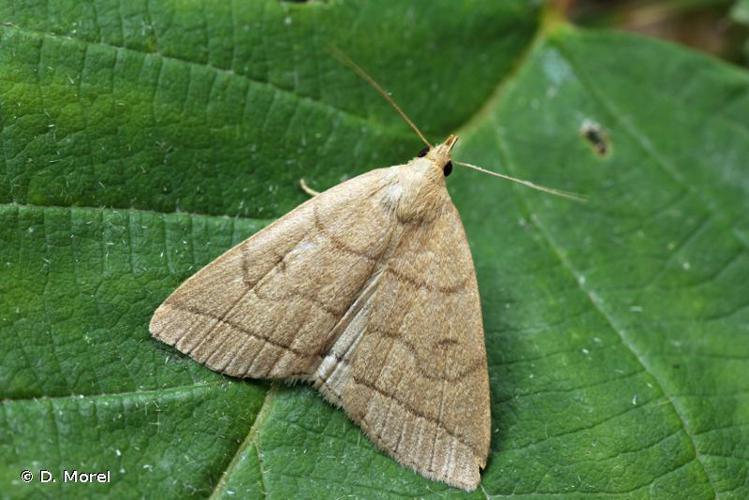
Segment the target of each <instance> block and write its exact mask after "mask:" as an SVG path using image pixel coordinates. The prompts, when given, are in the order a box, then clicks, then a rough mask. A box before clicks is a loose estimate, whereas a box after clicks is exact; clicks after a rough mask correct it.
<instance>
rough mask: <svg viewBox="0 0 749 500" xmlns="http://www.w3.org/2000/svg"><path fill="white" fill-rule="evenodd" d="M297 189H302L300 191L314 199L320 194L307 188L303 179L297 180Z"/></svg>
mask: <svg viewBox="0 0 749 500" xmlns="http://www.w3.org/2000/svg"><path fill="white" fill-rule="evenodd" d="M299 187H300V188H302V191H304V192H305V193H307V194H308V195H310V196H311V197H314V196H317V195H318V194H320V192H319V191H315V190H314V189H312V188H311V187H309V186H308V185H307V183H306V182H305V181H304V179H303V178H302V179H299Z"/></svg>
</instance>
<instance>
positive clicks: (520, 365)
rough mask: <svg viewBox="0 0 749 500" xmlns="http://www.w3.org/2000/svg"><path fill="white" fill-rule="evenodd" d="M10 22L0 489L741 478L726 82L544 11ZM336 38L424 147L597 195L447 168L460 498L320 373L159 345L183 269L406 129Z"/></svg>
mask: <svg viewBox="0 0 749 500" xmlns="http://www.w3.org/2000/svg"><path fill="white" fill-rule="evenodd" d="M0 19H2V20H3V24H2V25H0V127H1V128H0V131H1V134H2V135H1V137H0V141H1V142H0V147H1V148H2V152H3V155H2V158H3V163H4V167H5V168H0V221H2V223H1V224H0V241H1V242H2V243H3V244H2V246H0V296H1V297H2V301H1V302H0V332H1V333H0V391H2V392H0V395H1V397H2V398H3V399H2V403H0V405H2V410H3V411H2V412H0V495H1V496H5V497H13V498H15V497H38V496H55V497H58V496H65V497H79V496H103V495H105V494H109V495H114V496H120V497H135V496H138V497H139V496H149V497H150V496H154V497H155V496H162V497H183V496H197V497H200V496H208V495H210V494H213V495H214V496H215V497H226V498H229V497H236V498H246V497H250V498H252V497H261V496H263V495H265V496H269V497H273V498H288V497H310V498H320V497H324V498H327V497H334V498H335V497H340V496H344V495H352V496H355V497H389V496H392V497H395V496H420V497H421V496H473V497H478V498H481V497H485V496H493V495H516V496H519V497H523V496H533V497H537V496H541V497H547V496H560V495H564V496H573V497H574V496H579V497H604V496H605V497H612V496H613V497H621V498H633V497H634V498H639V497H649V496H656V497H665V498H669V497H678V498H684V497H688V498H714V497H716V496H720V497H726V498H731V497H735V498H743V497H746V496H748V495H749V475H748V473H747V471H749V454H747V451H746V450H748V449H749V434H747V432H746V429H747V428H748V426H749V404H748V403H749V378H747V377H746V373H748V369H749V366H748V365H749V361H748V360H749V305H748V304H747V297H749V284H748V283H749V254H748V253H747V249H748V247H749V183H748V182H747V179H749V176H748V175H747V165H746V162H745V159H746V158H747V157H749V140H748V139H749V119H748V118H747V117H749V75H747V73H746V72H744V71H741V70H738V69H735V68H732V67H730V66H727V65H725V64H723V63H720V62H718V61H715V60H713V59H710V58H707V57H705V56H701V55H696V54H694V53H692V52H688V51H685V50H683V49H680V48H677V47H674V46H672V45H667V44H663V43H660V42H654V41H651V40H644V39H640V38H636V37H632V36H625V35H620V34H611V33H603V32H600V33H599V32H595V33H594V32H584V31H576V30H574V29H572V28H570V27H567V26H564V25H560V24H558V23H554V22H548V20H547V22H543V23H541V28H540V29H539V23H540V19H541V14H540V13H539V11H538V10H537V8H536V7H535V6H534V4H530V3H526V2H521V1H513V2H479V1H473V2H461V3H458V2H452V1H448V0H446V1H440V2H435V1H427V0H423V1H419V2H414V3H409V4H407V5H406V4H403V3H402V2H398V1H396V0H390V1H387V2H376V3H375V2H364V1H362V2H338V1H336V2H333V1H331V2H322V1H317V2H307V3H300V4H297V3H286V2H278V1H275V0H273V1H270V0H268V1H263V2H250V1H247V2H212V3H208V2H198V1H197V0H191V1H187V2H186V1H177V0H173V1H165V2H133V3H121V2H110V1H106V0H97V1H96V2H91V3H85V4H83V3H79V2H74V1H72V0H71V1H70V2H48V3H44V4H43V5H42V6H37V5H36V4H35V3H34V2H21V3H15V4H12V5H7V4H2V5H0ZM375 42H376V43H375ZM330 46H338V47H340V48H341V49H343V50H345V51H346V53H347V54H349V55H350V56H351V57H352V58H353V59H354V60H355V61H357V62H358V63H360V64H362V65H363V66H365V67H366V68H367V69H368V70H369V71H370V72H371V73H372V74H373V75H374V76H375V78H377V79H378V81H380V82H381V83H382V84H383V85H384V86H385V87H386V88H387V89H388V90H389V91H391V92H392V93H393V95H394V97H395V98H396V100H397V101H398V102H399V103H401V104H402V106H403V107H404V108H405V109H406V111H407V112H408V113H409V114H410V115H411V116H412V117H413V118H414V120H415V121H416V123H418V124H419V125H420V126H421V127H422V128H423V129H424V131H425V132H426V133H427V135H428V136H430V137H432V138H433V139H434V140H440V139H442V138H443V137H444V136H445V135H446V134H448V133H449V132H453V131H457V132H458V133H459V134H460V135H461V137H462V139H461V142H460V143H459V150H458V151H457V153H456V157H457V158H459V159H463V160H466V161H470V162H472V163H478V164H481V165H484V166H486V167H489V168H494V169H498V170H502V171H505V172H508V173H510V174H512V175H515V176H518V177H522V178H525V179H530V180H532V181H534V182H538V183H541V184H545V185H549V186H552V187H555V188H560V189H567V190H571V191H575V192H578V193H582V194H585V195H587V196H588V197H589V202H588V203H587V204H576V203H573V202H569V201H567V200H563V199H559V198H554V197H550V196H549V195H546V194H543V193H538V192H534V191H530V190H528V189H527V188H524V187H521V186H516V185H509V184H506V183H502V182H500V181H496V182H495V181H494V180H492V179H487V178H484V177H479V174H477V173H475V172H471V171H468V170H465V169H458V170H457V171H455V172H454V173H453V175H452V176H451V177H450V178H449V179H448V184H449V188H450V190H451V193H452V194H453V198H454V201H455V203H456V205H457V206H458V208H459V210H460V212H461V215H462V218H463V221H464V223H465V226H466V231H467V233H468V237H469V240H470V243H471V247H472V251H473V254H474V260H475V263H476V268H477V273H478V279H479V284H480V288H481V297H482V305H483V311H484V325H485V329H486V345H487V350H488V354H489V364H490V367H489V374H490V378H491V387H492V417H493V422H492V429H493V434H492V453H491V456H490V459H489V463H488V466H487V468H486V470H485V471H484V474H483V482H482V485H481V488H480V489H479V490H478V491H477V492H475V493H473V494H465V493H464V492H461V491H458V490H454V489H451V488H448V487H447V486H445V485H443V484H441V483H435V482H430V481H427V480H425V479H423V478H421V477H420V476H418V475H416V474H414V473H412V472H410V471H409V470H407V469H405V468H403V467H401V466H399V465H398V464H397V463H395V462H394V461H393V460H391V459H390V458H388V457H386V456H385V455H383V454H381V453H380V452H378V451H377V450H376V449H375V448H374V446H373V445H372V444H371V443H370V442H369V441H368V440H367V439H366V438H365V437H364V436H363V434H362V433H361V431H360V430H359V429H358V428H357V427H356V426H354V425H353V424H352V423H350V422H349V421H348V420H347V419H346V417H345V416H344V415H343V412H341V411H340V410H337V409H335V408H333V407H331V406H330V405H328V404H326V403H325V402H323V401H322V399H321V398H320V397H319V396H318V395H317V394H316V393H315V392H314V391H312V390H311V389H309V388H306V387H304V386H300V385H297V386H291V387H287V386H283V385H269V384H268V383H265V382H262V381H237V380H233V379H229V378H227V377H223V376H221V375H218V374H215V373H213V372H211V371H209V370H207V369H205V368H203V367H202V366H199V365H197V364H196V363H195V362H193V361H192V360H191V359H189V358H187V357H185V356H182V355H180V354H179V353H177V352H176V351H175V350H174V349H172V348H169V347H167V346H165V345H163V344H161V343H159V342H156V341H153V340H152V339H151V338H150V335H149V334H148V329H147V325H148V321H149V319H150V316H151V314H152V313H153V311H154V309H155V308H156V307H157V306H158V304H159V303H160V302H161V301H162V300H163V299H164V298H165V297H166V296H167V295H168V294H169V293H170V292H171V291H172V290H173V289H174V288H175V287H176V286H177V285H178V284H179V283H180V282H181V281H183V280H184V279H185V278H187V277H188V276H190V275H191V274H192V273H194V272H195V271H196V270H197V269H199V268H200V267H201V266H202V265H204V264H206V263H208V262H210V261H211V260H212V259H213V258H214V257H216V256H217V255H219V254H220V253H221V252H223V251H224V250H226V249H227V248H229V247H230V246H231V245H233V244H234V243H236V242H238V241H241V240H242V239H244V238H245V237H247V236H249V235H250V234H252V233H254V232H256V231H258V230H260V229H261V228H262V227H263V226H264V225H265V224H267V223H268V222H269V221H270V220H273V219H274V218H275V217H278V216H280V215H282V214H284V213H285V212H287V211H288V210H289V209H291V208H293V207H294V206H295V205H297V204H298V203H300V202H301V201H303V200H304V199H305V195H304V194H303V193H301V192H300V191H299V189H298V187H297V182H298V180H299V178H301V177H305V178H306V179H307V181H308V182H309V183H310V184H311V185H312V186H313V187H315V188H317V189H324V188H326V187H329V186H332V185H334V184H336V183H338V182H340V181H341V180H343V179H345V178H348V177H351V176H353V175H356V174H358V173H361V172H364V171H366V170H368V169H370V168H373V167H375V166H382V165H388V164H394V163H398V162H403V161H405V160H406V159H408V158H410V157H412V156H413V155H414V154H415V153H416V151H418V150H419V149H420V145H419V141H418V138H416V137H414V135H413V134H412V133H411V132H410V131H409V129H408V128H407V127H406V126H405V125H404V124H402V123H401V122H400V121H399V119H398V117H397V115H395V113H394V112H393V111H392V110H391V109H390V108H388V106H387V104H386V103H384V102H383V101H382V99H380V98H379V97H378V96H377V95H376V94H375V93H374V92H373V91H372V89H371V88H369V87H367V86H366V85H365V84H364V83H362V82H361V81H360V80H358V79H357V77H356V76H355V75H353V74H351V72H350V71H349V70H347V69H346V68H343V67H341V66H340V64H338V63H337V62H336V61H335V60H334V59H333V58H332V57H331V56H330V55H329V52H328V47H330ZM457 61H459V65H458V64H456V62H457ZM585 130H594V131H595V133H589V134H587V136H586V134H585V133H584V132H585ZM596 141H598V142H599V144H594V143H595V142H596ZM603 149H605V150H606V151H605V152H604V153H601V151H602V150H603ZM24 469H28V470H31V471H32V472H33V473H34V474H35V476H38V472H39V469H46V470H50V471H51V472H52V473H53V474H54V475H55V476H56V477H57V482H56V483H54V484H40V483H39V482H38V481H37V480H36V479H35V480H34V481H33V482H32V483H31V484H26V483H24V482H23V481H22V480H21V478H20V474H21V471H22V470H24ZM64 469H68V470H73V469H78V470H79V471H104V470H110V471H111V478H112V481H111V483H110V484H73V483H64V482H63V470H64Z"/></svg>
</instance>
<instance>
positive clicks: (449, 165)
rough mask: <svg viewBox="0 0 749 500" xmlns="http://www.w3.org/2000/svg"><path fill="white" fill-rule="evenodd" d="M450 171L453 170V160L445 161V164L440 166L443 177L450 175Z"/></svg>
mask: <svg viewBox="0 0 749 500" xmlns="http://www.w3.org/2000/svg"><path fill="white" fill-rule="evenodd" d="M452 171H453V162H452V161H448V162H447V163H445V166H444V167H443V168H442V173H443V174H445V177H447V176H448V175H450V172H452Z"/></svg>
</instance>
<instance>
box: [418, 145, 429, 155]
mask: <svg viewBox="0 0 749 500" xmlns="http://www.w3.org/2000/svg"><path fill="white" fill-rule="evenodd" d="M428 152H429V146H424V147H423V148H422V150H421V151H419V154H418V157H419V158H423V157H424V156H426V155H427V153H428Z"/></svg>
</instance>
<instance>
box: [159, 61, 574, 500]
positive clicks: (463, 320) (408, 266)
mask: <svg viewBox="0 0 749 500" xmlns="http://www.w3.org/2000/svg"><path fill="white" fill-rule="evenodd" d="M336 56H337V57H339V59H342V60H343V62H344V63H346V64H348V65H349V66H351V67H352V68H353V69H354V71H356V72H357V73H358V74H359V75H360V76H362V77H363V78H364V79H365V80H367V81H368V82H369V83H370V84H371V85H373V86H374V87H375V89H377V91H378V92H380V94H382V95H383V97H384V98H385V99H387V100H388V102H390V104H391V105H392V106H393V107H394V108H395V109H396V111H397V112H398V113H399V114H400V115H401V116H402V117H403V118H404V120H405V121H406V122H407V123H408V124H409V125H410V126H411V127H412V128H413V129H414V130H415V131H416V133H417V134H418V135H419V137H420V138H421V139H422V140H423V141H424V142H425V143H426V144H427V146H428V147H427V148H425V149H424V150H423V151H422V153H421V154H419V156H417V157H415V158H413V159H412V160H410V161H409V162H408V163H405V164H403V165H397V166H393V167H389V168H380V169H376V170H372V171H370V172H367V173H365V174H363V175H360V176H358V177H355V178H353V179H351V180H348V181H346V182H343V183H341V184H339V185H337V186H335V187H333V188H331V189H329V190H327V191H325V192H323V193H321V194H317V195H316V196H314V197H313V198H311V199H309V200H308V201H306V202H305V203H303V204H302V205H300V206H299V207H297V208H296V209H294V210H293V211H291V212H290V213H288V214H287V215H285V216H284V217H282V218H280V219H279V220H277V221H276V222H274V223H273V224H271V225H270V226H268V227H267V228H265V229H263V230H262V231H260V232H258V233H256V234H255V235H253V236H252V237H250V238H249V239H247V240H245V241H244V242H242V243H240V244H239V245H237V246H235V247H234V248H232V249H230V250H229V251H227V252H226V253H224V254H223V255H222V256H220V257H219V258H217V259H216V260H214V261H213V262H212V263H210V264H208V265H207V266H206V267H204V268H203V269H201V270H200V271H198V272H197V273H196V274H195V275H194V276H192V277H191V278H189V279H188V280H187V281H185V282H184V283H183V284H182V285H181V286H180V287H179V288H178V289H177V290H176V291H175V292H174V293H172V294H171V295H170V296H169V297H168V298H167V299H166V300H165V301H164V303H163V304H161V306H159V308H158V309H157V310H156V312H155V313H154V315H153V318H152V320H151V324H150V331H151V334H152V335H153V336H154V337H156V338H157V339H159V340H161V341H163V342H165V343H167V344H169V345H172V346H174V347H176V348H177V349H178V350H179V351H181V352H183V353H185V354H188V355H190V356H191V357H192V358H193V359H195V360H196V361H198V362H200V363H203V364H205V365H206V366H208V367H209V368H211V369H212V370H216V371H219V372H221V373H225V374H227V375H230V376H233V377H242V378H244V377H248V378H265V379H281V380H287V381H293V380H302V381H306V382H309V383H311V384H312V385H313V386H314V387H315V388H316V389H317V390H319V391H320V393H321V394H322V395H323V396H324V397H325V399H327V400H328V401H329V402H331V403H333V404H334V405H337V406H340V407H342V408H343V409H344V410H345V411H346V413H347V414H348V416H349V417H350V418H351V420H353V421H354V422H356V423H357V424H358V425H359V426H360V427H361V428H362V430H363V431H364V432H365V433H366V435H367V436H368V437H369V438H370V439H371V440H372V441H373V442H374V443H375V444H376V445H377V446H378V447H379V448H380V449H382V450H384V451H385V452H386V453H388V454H389V455H390V456H391V457H393V458H395V459H396V460H397V461H398V462H400V463H401V464H403V465H406V466H408V467H410V468H412V469H413V470H415V471H416V472H418V473H419V474H421V475H423V476H425V477H427V478H430V479H435V480H437V481H442V482H445V483H447V484H449V485H451V486H456V487H458V488H463V489H465V490H473V489H475V488H476V487H477V486H478V484H479V481H480V479H481V477H480V471H481V469H483V468H484V466H485V464H486V459H487V456H488V453H489V439H490V422H491V415H490V407H489V379H488V374H487V363H486V351H485V348H484V330H483V324H482V318H481V305H480V301H479V292H478V287H477V283H476V273H475V271H474V268H473V260H472V258H471V252H470V249H469V248H468V242H467V241H466V236H465V231H464V230H463V224H462V222H461V220H460V216H459V214H458V211H457V209H456V208H455V206H454V205H453V203H452V200H451V199H450V195H449V194H448V192H447V189H446V187H445V177H446V176H448V175H449V174H450V172H451V170H452V161H451V159H450V154H451V151H452V149H453V146H454V145H455V143H456V141H457V140H458V137H457V136H456V135H451V136H449V137H448V138H447V139H446V140H445V142H443V143H442V144H439V145H437V146H431V145H430V144H429V141H427V140H426V138H425V137H424V135H423V134H422V133H421V131H419V129H418V128H417V127H416V126H415V125H414V124H413V122H412V121H411V120H410V119H409V118H408V117H407V116H406V115H405V113H403V111H402V110H401V109H400V108H399V107H398V105H397V104H396V103H395V102H393V100H392V99H391V98H390V97H389V96H388V94H387V93H386V92H385V91H384V90H383V89H382V88H381V87H380V86H379V85H378V84H377V82H375V81H374V80H373V79H372V78H371V77H369V75H367V74H366V73H365V72H364V70H363V69H361V68H360V67H359V66H357V65H356V64H354V63H353V62H351V61H350V60H349V59H348V58H346V57H345V56H342V55H341V54H340V53H338V54H336ZM456 163H458V164H460V165H463V166H466V167H469V168H473V169H476V170H480V171H482V172H485V173H489V174H491V175H496V176H499V177H503V178H506V179H510V180H513V181H515V182H520V183H522V184H525V185H527V186H530V187H532V188H535V189H540V190H543V191H547V192H551V193H554V194H558V195H561V196H567V197H571V198H576V196H575V195H573V194H571V193H566V192H562V191H556V190H552V189H549V188H544V187H541V186H537V185H535V184H532V183H530V182H528V181H523V180H519V179H515V178H512V177H508V176H504V175H502V174H498V173H496V172H491V171H486V170H483V169H481V168H480V167H476V166H474V165H470V164H467V163H459V162H456Z"/></svg>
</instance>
